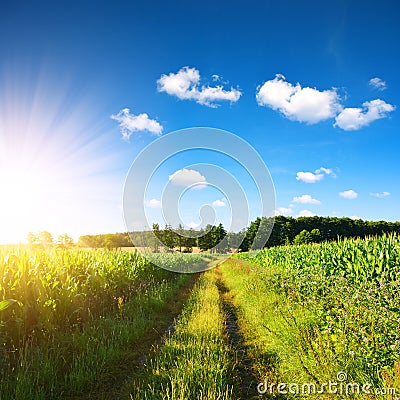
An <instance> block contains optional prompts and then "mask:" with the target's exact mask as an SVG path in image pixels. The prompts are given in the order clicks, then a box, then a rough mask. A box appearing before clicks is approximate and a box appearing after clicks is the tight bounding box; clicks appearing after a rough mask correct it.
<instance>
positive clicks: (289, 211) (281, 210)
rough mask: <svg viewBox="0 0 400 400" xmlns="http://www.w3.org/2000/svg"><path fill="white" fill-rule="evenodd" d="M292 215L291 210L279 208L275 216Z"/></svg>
mask: <svg viewBox="0 0 400 400" xmlns="http://www.w3.org/2000/svg"><path fill="white" fill-rule="evenodd" d="M291 213H292V209H291V208H285V207H279V208H277V209H276V210H275V215H290V214H291Z"/></svg>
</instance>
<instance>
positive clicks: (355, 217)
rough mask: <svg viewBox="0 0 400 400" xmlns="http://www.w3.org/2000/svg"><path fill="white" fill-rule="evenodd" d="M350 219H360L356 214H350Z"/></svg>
mask: <svg viewBox="0 0 400 400" xmlns="http://www.w3.org/2000/svg"><path fill="white" fill-rule="evenodd" d="M350 219H353V220H356V219H361V218H360V217H359V216H358V215H352V216H351V217H350Z"/></svg>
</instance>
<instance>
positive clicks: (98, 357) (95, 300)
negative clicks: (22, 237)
mask: <svg viewBox="0 0 400 400" xmlns="http://www.w3.org/2000/svg"><path fill="white" fill-rule="evenodd" d="M199 258H200V256H196V255H179V256H178V257H175V258H174V257H173V256H171V255H170V256H169V257H168V256H166V257H164V262H168V263H170V264H171V263H174V264H175V266H176V267H178V266H179V267H182V268H185V266H186V265H191V264H192V263H194V262H196V263H200V262H202V261H201V260H199ZM0 277H1V281H0V300H1V302H0V342H1V348H0V366H1V369H0V378H1V381H2V384H1V387H0V398H1V399H39V398H43V399H48V398H63V396H65V398H71V396H72V395H73V394H76V395H79V394H82V393H83V392H84V391H87V390H88V388H90V387H92V386H95V385H97V384H98V382H99V380H100V379H102V376H103V375H104V374H108V373H109V371H110V369H112V368H113V364H116V363H117V362H121V359H122V362H123V358H124V357H125V358H126V357H127V354H126V347H127V346H132V345H134V344H135V343H137V342H138V341H140V339H141V335H145V334H146V332H147V331H148V330H149V329H151V327H152V325H154V321H155V320H156V319H157V318H159V314H160V312H161V311H162V307H163V304H164V303H165V302H167V301H168V300H169V298H170V297H171V296H173V294H174V293H175V291H176V290H177V289H178V288H179V287H180V286H181V285H182V284H184V283H185V282H186V281H187V280H188V279H190V276H189V275H185V274H176V273H172V272H169V271H166V270H164V269H161V268H159V267H157V266H154V265H153V264H152V263H150V262H149V261H148V260H147V259H146V258H144V257H142V256H140V255H139V254H138V253H132V252H112V251H102V250H97V251H87V250H68V251H64V250H54V249H51V250H27V249H23V248H22V249H20V248H16V247H15V248H3V249H1V250H0ZM63 393H64V395H63Z"/></svg>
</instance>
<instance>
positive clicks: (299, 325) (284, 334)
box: [221, 260, 335, 383]
mask: <svg viewBox="0 0 400 400" xmlns="http://www.w3.org/2000/svg"><path fill="white" fill-rule="evenodd" d="M258 268H259V267H256V266H254V265H251V264H249V263H248V262H245V261H242V260H230V261H229V262H227V263H226V264H224V265H223V266H222V267H221V274H222V279H223V281H224V282H225V285H226V287H227V288H228V289H229V290H230V292H231V294H232V296H233V302H234V304H235V305H236V307H237V310H238V323H239V326H240V327H241V331H242V334H243V336H244V338H245V342H246V345H247V349H248V352H249V355H250V356H251V358H252V360H253V361H254V366H253V369H254V371H255V374H256V375H257V377H258V379H259V382H262V381H264V380H267V381H268V382H271V383H273V382H308V381H309V380H310V377H313V378H315V377H314V375H313V372H314V371H315V369H319V370H320V372H319V373H318V379H317V378H316V379H317V380H319V379H324V378H323V376H329V375H330V372H331V371H324V370H326V365H328V364H330V362H328V358H329V354H326V355H325V357H326V358H325V361H324V363H325V366H324V367H322V366H321V365H318V366H317V364H318V360H317V359H315V357H314V354H313V353H314V351H315V345H314V344H311V338H312V336H308V335H309V334H310V332H311V331H312V326H313V324H314V318H313V315H312V314H311V313H309V312H307V310H305V309H304V308H302V307H298V306H296V305H294V304H290V303H288V302H287V299H286V298H284V297H283V296H281V295H279V294H278V293H276V292H275V291H274V290H273V288H272V287H271V286H269V282H268V277H267V276H266V275H265V273H264V274H263V275H262V280H260V275H259V272H260V271H258V270H257V269H258ZM269 273H270V274H271V276H273V275H274V271H273V270H270V271H269ZM304 339H305V340H304ZM333 369H335V368H333Z"/></svg>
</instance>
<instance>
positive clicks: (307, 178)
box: [296, 167, 336, 183]
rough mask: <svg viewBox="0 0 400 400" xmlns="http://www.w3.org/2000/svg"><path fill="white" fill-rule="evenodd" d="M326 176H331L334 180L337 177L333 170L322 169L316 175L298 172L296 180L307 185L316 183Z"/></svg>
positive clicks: (316, 171) (317, 170)
mask: <svg viewBox="0 0 400 400" xmlns="http://www.w3.org/2000/svg"><path fill="white" fill-rule="evenodd" d="M324 174H325V175H331V176H332V177H333V178H336V175H335V174H334V173H333V170H332V169H330V168H324V167H321V168H318V169H316V170H315V173H313V172H304V171H300V172H297V174H296V179H297V180H298V181H303V182H305V183H315V182H319V181H321V180H322V179H324Z"/></svg>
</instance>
